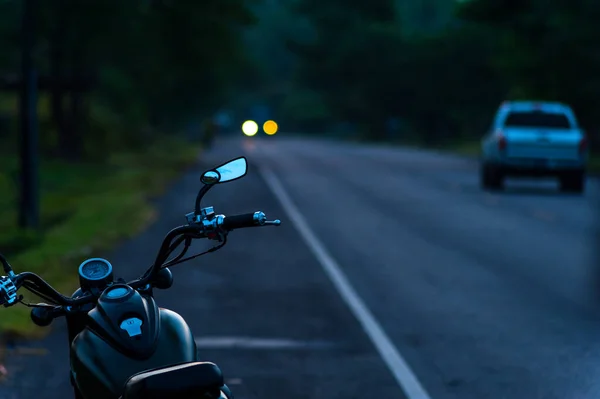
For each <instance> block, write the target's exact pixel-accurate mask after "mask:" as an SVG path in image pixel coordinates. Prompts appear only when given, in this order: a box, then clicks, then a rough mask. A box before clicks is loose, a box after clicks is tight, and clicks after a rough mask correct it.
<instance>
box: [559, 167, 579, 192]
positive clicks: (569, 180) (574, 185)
mask: <svg viewBox="0 0 600 399" xmlns="http://www.w3.org/2000/svg"><path fill="white" fill-rule="evenodd" d="M560 191H562V192H567V193H578V194H581V193H583V192H584V191H585V173H584V172H583V171H578V172H571V173H567V174H565V175H563V176H561V177H560Z"/></svg>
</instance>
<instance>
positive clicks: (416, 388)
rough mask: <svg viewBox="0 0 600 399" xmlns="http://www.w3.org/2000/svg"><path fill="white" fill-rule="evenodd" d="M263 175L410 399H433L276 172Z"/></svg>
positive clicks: (261, 170) (266, 170)
mask: <svg viewBox="0 0 600 399" xmlns="http://www.w3.org/2000/svg"><path fill="white" fill-rule="evenodd" d="M260 174H261V175H262V177H263V179H264V180H265V182H266V183H267V185H268V186H269V188H270V189H271V191H272V192H273V194H275V196H276V197H277V199H278V200H279V202H280V203H281V206H282V207H283V209H284V210H285V212H286V213H287V215H288V217H289V218H290V219H291V221H292V222H293V224H294V226H295V227H296V229H297V230H298V232H299V233H300V235H301V236H302V238H303V239H304V241H306V244H307V245H308V247H309V248H310V250H311V251H312V252H313V254H314V255H315V257H316V258H317V260H318V261H319V263H320V264H321V266H322V267H323V269H324V270H325V273H326V274H327V275H328V276H329V278H330V279H331V281H332V282H333V284H334V286H335V287H336V289H337V290H338V292H339V294H340V295H341V297H342V299H344V301H345V302H346V304H347V305H348V306H349V307H350V310H351V311H352V313H354V315H355V316H356V318H357V319H358V321H359V322H360V324H361V325H362V327H363V328H364V330H365V332H366V333H367V335H368V336H369V338H371V341H372V342H373V344H374V345H375V347H376V348H377V351H378V352H379V354H380V355H381V357H382V359H383V360H384V362H385V363H386V365H387V366H388V368H389V370H390V371H391V372H392V374H393V376H394V378H395V379H396V381H397V382H398V384H399V385H400V387H401V388H402V390H403V391H404V393H405V394H406V396H407V397H408V398H409V399H431V398H430V396H429V394H428V393H427V392H426V391H425V388H423V386H422V385H421V383H420V382H419V380H418V379H417V377H416V376H415V374H414V373H413V372H412V370H411V369H410V368H409V366H408V364H407V363H406V361H405V360H404V358H402V356H401V355H400V352H398V349H396V347H395V346H394V344H393V343H392V341H391V340H390V338H389V337H388V336H387V334H386V333H385V331H383V328H382V327H381V325H380V324H379V322H378V321H377V320H376V319H375V317H374V316H373V314H372V313H371V312H370V311H369V309H368V308H367V306H366V305H365V303H364V302H363V300H362V299H361V298H360V296H359V295H358V294H357V293H356V291H355V290H354V288H353V287H352V285H351V284H350V282H349V281H348V278H347V277H346V276H345V275H344V273H343V272H342V270H341V268H340V266H339V265H338V264H337V262H336V261H335V260H334V259H333V257H332V256H331V255H330V254H329V253H328V252H327V250H326V249H325V247H324V246H323V244H321V242H320V241H319V239H318V238H317V237H316V236H315V234H314V233H313V232H312V230H311V229H310V227H309V226H308V223H307V222H306V219H305V218H304V217H303V216H302V214H301V213H300V211H299V210H298V208H296V206H295V205H294V203H293V202H292V200H291V199H290V196H289V195H288V194H287V192H286V191H285V189H284V188H283V186H282V184H281V183H280V181H279V179H278V178H277V177H276V176H275V174H274V173H273V172H271V171H270V170H268V169H265V168H264V167H263V168H262V169H260Z"/></svg>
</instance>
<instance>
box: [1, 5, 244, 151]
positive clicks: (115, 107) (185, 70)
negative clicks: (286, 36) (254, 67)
mask: <svg viewBox="0 0 600 399" xmlns="http://www.w3.org/2000/svg"><path fill="white" fill-rule="evenodd" d="M32 3H33V4H34V7H35V8H34V15H35V20H34V25H35V36H36V44H35V65H36V67H37V69H38V72H39V75H40V76H42V77H43V78H44V80H45V81H46V82H49V83H48V85H47V86H46V87H43V88H42V89H43V90H42V93H41V94H43V95H45V94H48V95H49V96H50V109H51V115H50V122H51V123H50V126H51V127H52V129H51V130H44V132H43V133H44V135H46V136H55V137H54V138H53V139H48V137H45V138H43V142H44V143H54V148H52V146H50V148H45V150H46V151H47V152H48V153H50V154H51V155H58V156H60V157H61V158H63V159H72V160H77V159H81V158H82V157H83V156H85V151H84V149H85V148H86V143H91V144H92V145H91V147H95V146H96V144H98V143H100V144H104V143H106V142H110V143H112V144H114V145H115V144H116V143H115V140H114V139H112V138H114V137H116V138H122V139H123V140H122V143H120V144H123V145H125V144H129V145H131V144H137V143H139V142H143V140H145V139H146V138H147V137H145V136H140V132H141V131H143V130H144V129H143V128H145V127H147V125H150V126H152V127H153V128H154V130H164V129H166V128H173V127H179V126H182V125H183V124H185V123H187V121H188V120H189V119H191V118H196V117H197V116H198V114H204V115H209V114H210V113H211V112H212V111H214V110H215V109H216V108H217V107H219V106H220V105H221V103H222V102H224V101H225V99H226V98H227V96H228V95H230V94H231V92H230V89H231V85H232V84H235V83H236V82H237V80H238V79H239V78H240V73H242V72H243V67H244V65H245V63H246V62H247V60H246V58H247V57H246V54H245V52H244V48H243V46H242V41H241V40H240V31H241V29H243V28H245V27H246V26H248V25H251V24H252V23H253V22H254V15H253V14H252V12H251V10H250V9H249V8H248V4H247V3H249V2H248V1H243V0H228V1H222V0H206V1H192V0H177V1H167V0H132V1H120V0H54V1H39V0H37V1H33V2H32ZM23 4H24V2H19V1H3V2H1V3H0V27H2V30H1V31H0V45H1V46H2V49H3V51H2V52H1V53H2V55H1V56H0V72H1V73H4V74H8V75H12V74H18V73H19V72H20V71H19V58H20V54H19V53H20V51H21V46H20V41H19V35H20V26H19V21H20V15H21V12H22V6H23ZM0 95H2V93H1V92H0ZM7 95H9V94H8V93H6V92H5V93H4V96H7ZM92 107H95V108H96V109H102V110H103V112H104V113H105V114H109V115H111V117H110V119H111V121H112V122H113V123H114V125H112V126H110V129H109V128H108V126H106V125H104V126H100V128H98V126H94V125H95V124H97V122H98V121H97V120H95V119H93V118H91V117H90V114H91V112H92V109H91V108H92ZM102 122H104V121H102ZM107 136H112V138H111V137H107ZM107 140H108V141H107ZM117 141H118V140H117ZM87 147H90V146H87Z"/></svg>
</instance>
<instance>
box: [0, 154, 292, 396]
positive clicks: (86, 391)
mask: <svg viewBox="0 0 600 399" xmlns="http://www.w3.org/2000/svg"><path fill="white" fill-rule="evenodd" d="M247 165H248V164H247V161H246V158H244V157H239V158H236V159H233V160H231V161H229V162H227V163H224V164H222V165H220V166H218V167H216V168H213V169H210V170H207V171H206V172H204V173H203V174H202V176H201V178H200V181H201V182H202V183H203V186H202V187H201V188H200V190H199V192H198V195H197V196H196V203H195V208H194V211H193V212H190V213H188V214H187V215H185V216H186V220H187V224H185V225H183V226H180V227H176V228H174V229H173V230H171V231H170V232H169V233H168V234H167V235H166V237H165V239H164V241H163V242H162V245H161V247H160V250H159V251H158V254H157V256H156V260H155V262H154V263H153V264H152V266H150V268H148V270H147V271H146V272H145V273H144V274H143V275H142V276H141V277H140V278H138V279H135V280H133V281H130V282H125V280H123V279H121V278H120V279H115V278H114V276H113V267H112V265H111V264H110V262H109V261H108V260H106V259H103V258H92V259H87V260H86V261H84V262H83V263H81V265H80V266H79V269H78V271H79V285H80V287H79V288H78V289H77V290H76V291H75V293H74V294H73V295H72V296H71V297H68V296H63V295H62V294H60V293H59V292H58V291H56V290H55V289H54V288H52V286H50V284H48V283H47V282H46V281H44V279H43V278H42V277H40V276H38V275H36V274H34V273H30V272H22V273H19V274H16V273H15V272H14V271H13V268H12V266H11V265H10V264H9V262H8V261H7V260H6V258H5V257H4V256H2V255H0V263H2V266H3V268H4V272H5V273H6V275H5V276H2V277H0V304H2V305H3V306H4V307H10V306H13V305H16V304H18V303H21V304H24V305H26V306H29V307H31V308H32V310H31V319H32V321H33V322H34V323H35V324H36V325H38V326H42V327H44V326H49V325H50V324H51V323H52V321H53V320H54V319H56V318H58V317H65V318H66V323H67V331H68V339H69V344H70V352H69V353H70V365H71V370H70V380H71V384H72V385H73V390H74V394H75V398H76V399H111V398H114V399H141V398H144V399H153V398H190V399H191V398H222V399H232V398H233V395H232V393H231V391H230V389H229V388H228V387H227V385H226V384H225V382H224V378H223V374H222V372H221V370H220V368H219V367H218V366H217V365H216V364H214V363H212V362H206V361H204V362H203V361H200V360H199V358H198V354H197V350H196V343H195V341H194V336H193V335H192V332H191V330H190V328H189V326H188V325H187V323H186V321H185V320H184V319H183V318H182V317H181V316H180V315H178V314H177V313H175V312H174V311H171V310H168V309H164V308H159V307H158V305H157V304H156V302H155V300H154V298H153V289H168V288H170V287H171V286H172V285H173V275H172V273H171V270H170V268H171V267H172V266H175V265H177V264H180V263H182V262H185V261H188V260H191V259H194V258H197V257H199V256H202V255H205V254H207V253H210V252H214V251H216V250H218V249H220V248H222V247H223V246H224V245H225V244H226V243H227V236H228V233H229V232H230V231H232V230H236V229H240V228H246V227H257V226H279V225H280V224H281V222H280V221H279V220H273V221H268V220H267V218H266V216H265V214H264V213H263V212H260V211H258V212H254V213H248V214H242V215H232V216H225V215H217V214H215V211H214V208H213V207H211V206H208V207H204V208H203V207H201V201H202V199H203V197H204V196H205V195H206V193H207V192H208V191H209V190H210V189H211V188H212V187H214V186H215V185H217V184H222V183H226V182H231V181H234V180H237V179H240V178H242V177H244V176H245V175H246V173H247ZM202 238H205V239H209V240H215V241H216V242H218V244H216V245H215V246H213V247H211V248H210V249H208V250H207V251H204V252H202V253H199V254H196V255H193V256H188V257H184V256H185V255H186V253H187V251H188V249H189V247H190V245H191V243H192V240H194V239H202ZM182 244H183V247H182V248H181V250H180V251H179V253H178V254H177V255H176V256H173V257H171V256H172V255H173V254H174V253H175V252H176V251H177V250H178V249H179V248H180V247H181V245H182ZM20 288H24V289H26V290H28V291H30V292H31V293H33V294H35V295H36V296H38V297H40V298H41V299H43V300H44V301H46V303H37V304H32V303H27V302H25V301H24V299H23V296H22V295H19V294H18V291H19V289H20Z"/></svg>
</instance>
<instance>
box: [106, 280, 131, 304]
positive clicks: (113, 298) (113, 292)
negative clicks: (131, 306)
mask: <svg viewBox="0 0 600 399" xmlns="http://www.w3.org/2000/svg"><path fill="white" fill-rule="evenodd" d="M133 292H134V291H133V288H131V287H130V286H128V285H126V284H115V285H113V286H111V287H108V288H107V289H106V290H104V292H103V293H102V297H101V300H103V301H108V302H122V301H124V300H126V299H127V298H129V297H130V296H131V295H133Z"/></svg>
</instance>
